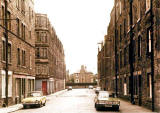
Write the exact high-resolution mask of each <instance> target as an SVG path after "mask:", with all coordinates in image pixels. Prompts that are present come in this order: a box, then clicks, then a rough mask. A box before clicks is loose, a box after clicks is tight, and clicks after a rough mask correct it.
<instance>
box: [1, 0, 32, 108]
mask: <svg viewBox="0 0 160 113" xmlns="http://www.w3.org/2000/svg"><path fill="white" fill-rule="evenodd" d="M0 9H1V10H0V18H1V19H2V20H1V21H0V106H2V105H3V104H4V100H5V97H6V96H5V85H6V83H5V78H6V77H5V75H6V74H5V62H6V58H5V56H6V54H5V50H6V48H5V40H6V39H5V37H4V27H5V26H4V18H5V16H4V15H5V13H6V12H5V10H4V9H5V4H4V0H1V1H0ZM7 10H8V11H7V16H8V18H7V19H8V30H9V33H8V40H9V41H8V62H9V68H8V69H9V71H8V75H9V80H8V81H9V82H8V97H9V105H11V104H16V103H20V102H21V100H22V99H23V98H25V97H27V94H28V93H29V92H31V91H33V90H34V82H35V69H34V68H35V49H34V48H35V40H34V39H35V36H34V23H35V16H34V1H33V0H27V1H24V0H15V1H13V0H8V9H7Z"/></svg>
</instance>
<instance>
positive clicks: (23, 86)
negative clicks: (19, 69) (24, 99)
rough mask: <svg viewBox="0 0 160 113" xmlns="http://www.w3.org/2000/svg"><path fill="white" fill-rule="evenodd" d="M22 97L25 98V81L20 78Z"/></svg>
mask: <svg viewBox="0 0 160 113" xmlns="http://www.w3.org/2000/svg"><path fill="white" fill-rule="evenodd" d="M22 95H24V96H25V79H24V78H22Z"/></svg>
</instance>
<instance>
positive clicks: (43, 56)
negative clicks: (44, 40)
mask: <svg viewBox="0 0 160 113" xmlns="http://www.w3.org/2000/svg"><path fill="white" fill-rule="evenodd" d="M41 57H42V58H47V48H42V56H41Z"/></svg>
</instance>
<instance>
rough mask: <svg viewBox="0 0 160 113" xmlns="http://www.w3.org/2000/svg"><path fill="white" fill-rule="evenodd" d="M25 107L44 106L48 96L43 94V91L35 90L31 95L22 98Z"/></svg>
mask: <svg viewBox="0 0 160 113" xmlns="http://www.w3.org/2000/svg"><path fill="white" fill-rule="evenodd" d="M22 104H23V108H26V107H27V106H37V107H42V106H45V105H46V96H43V93H42V91H33V92H31V93H30V94H29V97H27V98H25V99H23V100H22Z"/></svg>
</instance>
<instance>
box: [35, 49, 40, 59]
mask: <svg viewBox="0 0 160 113" xmlns="http://www.w3.org/2000/svg"><path fill="white" fill-rule="evenodd" d="M36 57H37V58H40V49H39V48H37V49H36Z"/></svg>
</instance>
